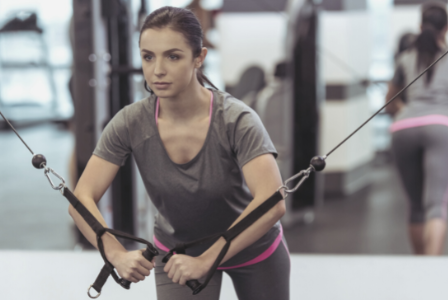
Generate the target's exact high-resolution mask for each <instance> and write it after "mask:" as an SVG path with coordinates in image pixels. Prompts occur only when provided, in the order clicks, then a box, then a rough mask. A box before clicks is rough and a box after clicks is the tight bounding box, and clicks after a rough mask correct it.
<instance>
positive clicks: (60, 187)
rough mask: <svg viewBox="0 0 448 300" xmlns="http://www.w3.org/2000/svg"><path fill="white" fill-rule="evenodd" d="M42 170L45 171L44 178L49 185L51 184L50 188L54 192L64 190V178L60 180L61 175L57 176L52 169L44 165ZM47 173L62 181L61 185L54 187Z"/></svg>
mask: <svg viewBox="0 0 448 300" xmlns="http://www.w3.org/2000/svg"><path fill="white" fill-rule="evenodd" d="M44 169H45V171H44V174H45V176H46V177H47V179H48V181H49V182H50V184H51V187H52V188H53V189H54V190H57V191H61V190H62V189H64V188H65V180H64V178H62V176H61V175H59V174H58V173H56V172H55V171H54V170H53V169H52V168H49V167H47V166H46V165H44ZM49 173H52V174H53V175H54V176H56V177H57V178H59V179H60V180H61V181H62V183H60V184H59V185H58V186H55V185H54V183H53V181H52V180H51V178H50V175H49Z"/></svg>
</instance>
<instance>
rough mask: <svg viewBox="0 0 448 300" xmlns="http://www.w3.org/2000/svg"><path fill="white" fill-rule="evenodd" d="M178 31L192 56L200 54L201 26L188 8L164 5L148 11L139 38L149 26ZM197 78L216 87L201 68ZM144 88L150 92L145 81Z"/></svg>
mask: <svg viewBox="0 0 448 300" xmlns="http://www.w3.org/2000/svg"><path fill="white" fill-rule="evenodd" d="M165 27H169V28H170V29H172V30H174V31H177V32H180V33H182V34H183V35H184V37H185V39H186V40H187V43H188V44H189V45H190V47H191V49H192V51H193V57H194V58H196V57H198V56H199V55H200V54H201V50H202V39H203V34H202V28H201V24H200V23H199V20H198V19H197V18H196V16H195V15H194V14H193V13H192V12H191V11H190V10H188V9H184V8H178V7H172V6H164V7H162V8H159V9H157V10H155V11H153V12H152V13H150V14H149V15H148V16H147V17H146V19H145V21H144V22H143V25H142V28H141V30H140V38H139V44H140V39H141V37H142V33H143V31H145V30H146V29H150V28H159V29H160V28H165ZM197 78H198V81H199V83H200V84H201V85H202V86H204V82H205V83H207V84H208V85H210V86H211V87H213V88H215V89H218V88H217V87H216V86H215V85H214V84H213V83H211V81H210V80H209V79H208V78H207V76H205V75H204V74H203V73H202V70H201V69H198V70H197ZM145 89H146V90H147V91H148V92H152V91H151V90H150V89H149V87H148V84H147V83H146V81H145Z"/></svg>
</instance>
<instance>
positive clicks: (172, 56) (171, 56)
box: [169, 55, 179, 60]
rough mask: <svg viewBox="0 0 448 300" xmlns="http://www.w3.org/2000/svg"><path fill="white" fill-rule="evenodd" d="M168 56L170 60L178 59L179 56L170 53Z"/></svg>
mask: <svg viewBox="0 0 448 300" xmlns="http://www.w3.org/2000/svg"><path fill="white" fill-rule="evenodd" d="M169 58H170V59H171V60H178V59H179V56H177V55H170V56H169Z"/></svg>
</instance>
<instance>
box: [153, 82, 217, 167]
mask: <svg viewBox="0 0 448 300" xmlns="http://www.w3.org/2000/svg"><path fill="white" fill-rule="evenodd" d="M209 91H210V111H209V126H208V130H207V135H206V137H205V140H204V144H203V145H202V147H201V149H200V150H199V152H198V153H197V154H196V155H195V156H194V157H193V158H192V159H191V160H190V161H188V162H186V163H183V164H178V163H176V162H174V161H173V160H172V159H171V157H170V156H169V154H168V151H166V148H165V145H164V144H163V141H162V138H161V137H160V133H159V129H158V114H159V97H157V98H156V100H155V101H154V102H155V103H154V121H155V125H156V132H157V137H158V140H159V143H160V145H161V147H162V149H163V152H164V153H165V155H166V157H167V158H168V160H169V161H170V162H171V163H172V164H173V165H176V166H179V167H188V166H189V165H191V164H193V163H194V162H195V161H196V160H198V158H199V157H200V156H201V153H202V152H203V151H204V149H205V147H206V145H207V143H208V140H209V137H210V132H211V125H212V122H213V120H214V117H213V116H214V113H213V106H214V105H213V102H214V101H213V99H214V95H213V91H212V90H210V89H209ZM215 106H216V105H215Z"/></svg>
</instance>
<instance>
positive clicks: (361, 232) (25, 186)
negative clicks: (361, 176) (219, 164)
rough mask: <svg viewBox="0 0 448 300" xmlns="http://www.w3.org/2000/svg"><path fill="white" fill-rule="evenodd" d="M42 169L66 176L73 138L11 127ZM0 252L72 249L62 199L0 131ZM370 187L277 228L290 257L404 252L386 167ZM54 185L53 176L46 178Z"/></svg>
mask: <svg viewBox="0 0 448 300" xmlns="http://www.w3.org/2000/svg"><path fill="white" fill-rule="evenodd" d="M18 131H19V133H20V134H21V135H22V137H23V139H24V140H25V142H26V143H28V144H29V146H30V147H31V149H32V150H33V151H34V152H35V153H41V154H44V155H45V156H46V157H47V159H48V166H49V167H51V168H53V169H54V170H55V171H56V172H57V173H59V174H60V175H61V176H62V177H64V178H66V179H67V178H68V176H67V165H68V158H69V156H70V154H71V151H72V148H73V137H72V135H71V133H70V132H69V131H68V130H66V129H65V128H64V127H62V126H60V125H57V124H52V123H45V124H40V125H36V126H28V127H22V128H18ZM0 145H1V147H0V205H1V209H0V228H1V230H0V250H73V249H75V248H77V247H76V245H77V241H76V237H75V234H74V230H73V222H72V220H71V218H70V217H69V215H68V213H67V207H68V204H67V201H66V200H65V198H63V197H62V196H61V195H60V193H59V192H57V191H55V190H53V189H52V188H51V187H50V185H49V183H48V180H47V179H46V178H45V176H44V174H43V170H37V169H35V168H34V167H33V166H32V165H31V158H32V155H31V154H30V152H29V151H28V150H27V149H26V147H25V146H23V144H22V143H21V142H20V140H19V139H18V138H17V137H16V136H15V134H14V132H12V131H10V130H1V131H0ZM372 176H373V177H374V180H373V182H374V183H373V184H372V186H371V187H370V188H368V189H365V190H363V191H360V192H359V193H357V194H355V195H352V196H351V197H348V198H344V199H326V201H325V203H324V205H322V206H321V207H318V208H316V209H315V215H316V219H315V221H314V222H313V223H311V224H308V225H304V224H297V225H296V226H294V227H292V228H288V229H285V236H286V239H287V242H288V245H289V248H290V251H291V252H292V253H300V254H361V255H364V254H367V255H370V254H372V255H408V254H411V251H410V247H409V244H408V240H407V229H406V218H407V204H406V202H405V199H404V196H403V193H402V190H401V188H400V185H399V182H398V180H397V177H396V174H395V172H394V169H393V167H391V166H390V164H389V165H388V164H380V165H379V166H377V167H375V169H374V171H373V174H372ZM53 180H54V181H55V182H58V181H57V178H53Z"/></svg>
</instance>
